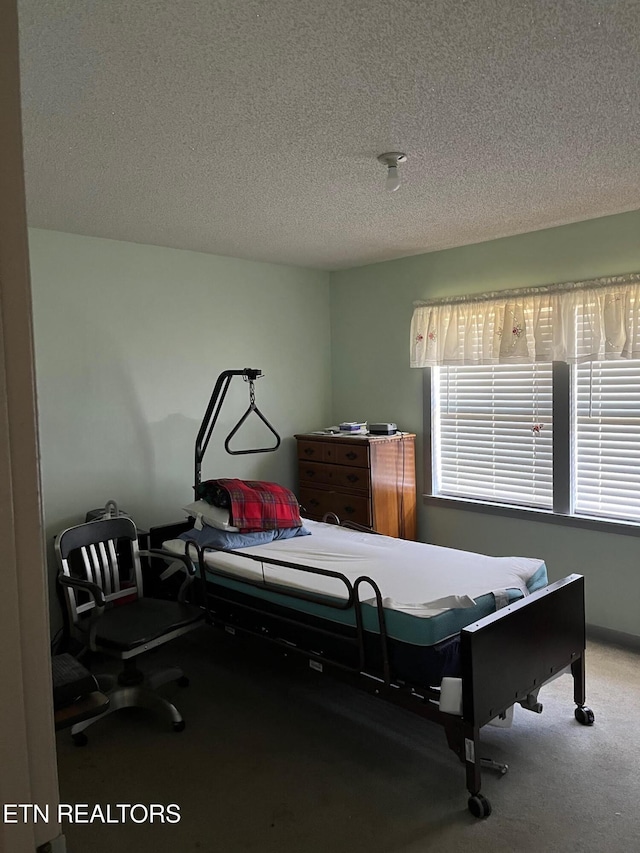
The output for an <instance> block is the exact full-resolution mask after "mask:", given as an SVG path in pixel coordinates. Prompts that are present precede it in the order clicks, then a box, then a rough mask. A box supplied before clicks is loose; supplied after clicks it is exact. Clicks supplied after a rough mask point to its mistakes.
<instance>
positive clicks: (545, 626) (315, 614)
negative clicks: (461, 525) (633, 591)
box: [151, 519, 594, 818]
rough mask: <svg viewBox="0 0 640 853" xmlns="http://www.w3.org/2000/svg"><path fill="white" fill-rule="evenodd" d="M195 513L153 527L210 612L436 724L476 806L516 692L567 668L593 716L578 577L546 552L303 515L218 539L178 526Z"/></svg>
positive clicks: (527, 697) (230, 627)
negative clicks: (552, 562) (444, 690)
mask: <svg viewBox="0 0 640 853" xmlns="http://www.w3.org/2000/svg"><path fill="white" fill-rule="evenodd" d="M191 524H192V522H191V521H188V522H185V523H184V524H182V525H173V526H169V527H163V528H156V529H155V530H153V531H152V533H151V537H152V544H153V543H154V542H155V544H156V547H157V546H158V545H159V544H160V542H162V544H163V548H164V549H165V551H166V552H168V553H172V554H180V553H182V554H184V553H185V549H186V551H187V553H188V554H189V556H190V557H191V559H192V560H193V562H194V563H197V564H198V566H199V576H200V589H201V592H202V593H203V604H204V607H205V609H206V614H207V620H208V622H209V624H211V625H213V626H216V627H218V628H221V629H223V630H225V631H227V632H228V633H231V634H236V633H237V634H244V635H251V636H253V637H256V638H260V640H262V641H263V642H268V643H270V644H272V645H273V646H276V647H279V648H280V649H282V650H283V651H284V652H285V653H286V655H287V656H288V657H289V658H296V657H297V658H299V659H301V660H302V661H306V662H307V665H308V666H309V667H311V669H313V670H316V671H318V672H327V673H331V674H332V675H333V676H335V677H338V678H341V679H343V680H345V681H348V682H350V683H351V684H353V685H355V686H356V687H358V688H360V689H362V690H365V691H367V692H369V693H371V694H374V695H376V696H378V697H381V698H383V699H386V700H387V701H390V702H392V703H394V704H397V705H400V706H402V707H404V708H406V709H408V710H410V711H412V712H414V713H416V714H418V715H420V716H422V717H424V718H427V719H430V720H432V721H434V722H436V723H438V724H440V725H442V726H443V727H444V730H445V734H446V737H447V742H448V745H449V747H450V748H451V749H452V750H453V751H454V752H455V754H456V755H457V756H458V758H459V759H460V761H461V762H463V763H464V765H465V769H466V784H467V789H468V792H469V799H468V808H469V810H470V811H471V813H472V814H473V815H474V816H476V817H479V818H483V817H487V816H488V815H489V814H490V813H491V804H490V802H489V800H488V799H487V798H486V797H485V796H484V795H483V793H482V792H481V771H482V768H483V767H487V766H488V767H493V768H494V769H498V770H500V771H505V770H506V766H505V765H498V764H496V763H495V762H492V761H490V760H487V759H482V757H481V755H480V730H481V728H482V727H483V726H485V725H486V724H488V723H490V722H491V721H496V719H499V718H500V717H504V716H505V715H506V714H507V713H508V712H509V711H510V709H511V708H512V706H513V705H514V704H516V703H519V704H520V705H522V706H523V707H525V708H527V709H529V710H532V711H537V712H540V711H541V710H542V705H541V704H540V703H539V701H538V691H539V689H540V688H541V687H542V686H543V685H544V684H545V683H546V682H548V681H550V680H552V679H553V678H555V677H557V676H558V674H560V673H562V672H563V671H565V670H566V671H570V672H571V674H572V676H573V699H574V702H575V706H576V707H575V719H576V720H577V721H578V722H579V723H581V724H583V725H590V724H592V723H593V720H594V715H593V712H592V711H591V709H590V708H589V707H587V706H586V705H585V668H584V652H585V612H584V580H583V578H582V577H581V576H580V575H570V576H568V577H566V578H563V579H562V580H560V581H557V582H555V583H551V584H549V583H548V582H547V574H546V567H545V565H544V563H543V562H542V561H540V560H533V559H528V558H496V557H487V556H483V555H479V554H472V553H469V552H463V551H457V550H455V549H449V548H441V547H437V546H433V545H427V544H424V543H419V542H407V541H404V540H399V539H393V538H391V537H387V536H379V535H376V534H374V533H371V532H363V531H359V530H354V529H348V528H345V527H339V526H336V525H335V524H329V523H320V522H313V521H310V520H307V519H305V520H304V524H305V527H307V528H308V529H309V530H310V532H311V535H310V536H303V537H296V538H293V539H288V540H285V541H277V542H272V543H270V544H268V545H261V546H258V547H255V548H247V549H243V550H241V551H240V550H238V551H228V550H225V551H222V550H218V549H216V548H211V547H201V546H199V545H197V544H196V543H195V542H191V543H185V541H183V540H182V539H176V538H175V537H176V536H177V535H178V533H181V532H184V531H186V530H188V529H189V527H190V525H191ZM443 678H444V679H445V680H446V681H445V682H443V681H442V679H443ZM452 679H453V680H452ZM456 679H457V681H456ZM445 683H446V684H447V687H450V686H451V685H452V684H453V685H454V686H456V685H457V686H458V687H459V690H460V699H461V702H460V707H459V708H458V709H454V710H456V711H457V712H455V713H448V712H444V711H443V710H441V708H440V703H441V699H442V698H443V697H441V694H440V685H441V684H445ZM447 705H448V707H449V705H450V703H449V702H448V703H447ZM449 709H450V708H449ZM450 710H451V709H450Z"/></svg>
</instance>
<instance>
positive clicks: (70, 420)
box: [29, 230, 331, 624]
mask: <svg viewBox="0 0 640 853" xmlns="http://www.w3.org/2000/svg"><path fill="white" fill-rule="evenodd" d="M29 242H30V258H31V277H32V292H33V312H34V329H35V348H36V379H37V388H38V408H39V421H40V449H41V470H42V483H43V502H44V513H45V527H46V532H47V540H48V543H49V557H50V564H51V566H50V567H51V573H52V574H53V573H54V572H55V567H54V565H53V564H52V563H53V560H52V552H51V541H52V538H53V536H54V535H55V533H57V532H59V531H60V530H62V529H64V528H65V527H66V526H69V525H71V524H75V523H78V522H80V521H83V520H84V513H85V512H86V510H88V509H91V508H93V507H99V506H102V505H104V503H105V501H106V500H108V499H109V498H113V499H115V500H116V501H117V502H118V503H119V505H120V506H122V507H123V508H125V509H126V510H127V511H128V512H129V513H131V514H132V515H133V517H134V518H135V520H136V522H137V524H138V525H139V526H141V527H146V526H148V525H150V524H160V523H164V522H171V521H176V520H180V519H181V518H182V517H183V516H184V513H182V512H181V507H182V506H183V505H184V504H185V503H187V502H189V501H190V500H192V494H193V492H192V485H193V453H194V442H195V437H196V434H197V431H198V428H199V425H200V421H201V419H202V416H203V414H204V411H205V408H206V406H207V403H208V401H209V396H210V394H211V391H212V389H213V385H214V382H215V380H216V377H217V376H218V374H219V373H220V372H221V371H222V370H227V369H238V368H243V367H255V368H259V369H261V370H262V371H263V372H264V374H265V376H264V377H263V378H262V379H259V380H258V381H257V383H256V397H257V403H258V406H259V407H260V409H261V410H262V411H263V412H264V414H265V416H266V417H267V418H268V419H269V420H270V421H271V422H272V423H273V424H274V426H275V427H276V428H277V430H278V432H279V433H280V434H281V436H282V445H281V447H280V449H279V450H277V451H276V452H275V453H267V454H259V455H247V456H228V455H227V454H226V453H225V452H224V450H223V442H224V438H225V437H226V435H227V433H228V432H229V430H230V429H231V427H232V426H233V424H234V423H235V422H236V421H237V420H238V419H239V417H240V416H241V414H243V413H244V411H246V409H247V406H248V404H249V395H248V385H247V384H246V383H244V382H243V381H242V380H241V379H239V378H236V379H234V380H233V382H232V385H231V387H230V389H229V393H228V395H227V400H226V401H225V407H224V410H223V412H222V414H221V417H220V420H219V422H218V426H217V427H216V431H215V435H214V437H213V439H212V441H211V445H210V450H209V451H208V453H207V457H206V459H205V464H204V467H203V475H204V476H205V477H206V476H210V477H212V476H218V477H224V476H230V477H244V478H247V479H252V478H254V479H263V480H276V481H278V482H281V483H283V484H285V485H289V486H290V487H293V486H294V485H295V471H296V468H295V447H294V444H295V442H294V440H293V438H292V436H293V434H294V433H295V432H298V431H305V430H310V429H316V428H317V427H318V425H319V424H320V425H322V424H324V423H327V422H328V420H329V419H330V412H331V409H330V407H331V396H330V395H331V389H330V365H331V353H330V328H329V317H330V314H329V292H330V288H329V274H328V273H326V272H320V271H317V270H306V269H298V268H295V267H285V266H277V265H273V264H262V263H254V262H250V261H242V260H236V259H232V258H224V257H217V256H214V255H206V254H199V253H195V252H185V251H179V250H175V249H165V248H158V247H154V246H141V245H137V244H133V243H123V242H117V241H112V240H102V239H95V238H91V237H80V236H74V235H71V234H61V233H57V232H52V231H41V230H32V231H30V234H29ZM253 417H255V416H252V418H253ZM254 427H255V428H253V429H252V421H251V420H248V421H247V423H246V426H245V428H243V431H242V433H238V436H237V437H236V439H235V440H234V442H233V444H232V447H234V448H235V449H240V448H245V447H249V446H251V442H252V441H254V440H255V441H262V443H263V445H264V444H267V445H270V444H271V436H270V435H269V434H268V433H267V431H266V429H265V428H260V426H259V421H257V419H256V420H255V423H254ZM253 446H255V445H253ZM55 622H56V619H55V615H54V624H55Z"/></svg>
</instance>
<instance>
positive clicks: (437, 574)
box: [164, 519, 544, 618]
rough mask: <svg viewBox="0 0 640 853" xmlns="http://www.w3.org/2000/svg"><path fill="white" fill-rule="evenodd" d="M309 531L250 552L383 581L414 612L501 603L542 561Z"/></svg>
mask: <svg viewBox="0 0 640 853" xmlns="http://www.w3.org/2000/svg"><path fill="white" fill-rule="evenodd" d="M304 524H305V527H307V528H308V529H309V530H310V531H311V536H298V537H295V538H294V539H285V540H278V541H276V542H271V543H270V544H268V545H260V546H258V547H256V548H245V549H243V550H242V553H243V554H245V553H246V554H252V555H254V556H258V557H266V558H270V559H275V560H284V561H287V562H291V563H301V564H302V565H305V566H310V567H312V568H322V569H329V570H331V571H335V572H340V573H341V574H343V575H345V576H346V577H347V578H348V579H349V580H350V581H351V582H352V583H353V582H354V581H355V580H356V579H357V578H359V577H361V576H362V575H366V576H367V577H370V578H372V579H373V580H375V582H376V583H377V585H378V587H379V588H380V591H381V593H382V596H383V606H384V607H385V608H386V609H388V610H398V611H401V612H403V613H407V614H409V615H411V616H417V617H422V618H429V617H432V616H436V615H438V614H439V613H443V612H444V611H446V610H449V609H451V608H464V607H472V606H473V605H474V604H475V599H476V598H478V597H479V596H481V595H485V594H486V593H493V594H494V596H495V598H496V608H499V607H501V606H504V604H506V603H507V600H508V596H507V592H506V590H508V589H518V590H520V591H521V592H522V594H523V595H527V594H528V592H529V590H528V589H527V581H528V580H530V579H531V578H532V577H533V576H534V575H535V573H536V572H537V571H538V570H539V569H540V568H541V567H542V565H543V563H544V561H543V560H540V559H537V558H531V557H488V556H485V555H483V554H475V553H472V552H470V551H459V550H457V549H454V548H444V547H441V546H438V545H428V544H425V543H423V542H409V541H407V540H405V539H395V538H392V537H390V536H374V535H371V534H370V533H360V532H359V531H354V530H349V529H347V528H343V527H338V526H337V525H334V524H324V523H322V522H317V521H311V520H309V519H304ZM164 547H165V548H166V549H167V550H168V551H170V552H171V553H174V554H184V552H185V543H184V542H183V541H182V540H180V539H171V540H168V541H167V542H165V543H164ZM206 563H207V564H208V565H209V566H211V567H212V568H218V569H222V570H223V571H225V572H229V573H230V574H233V575H234V576H237V577H238V579H239V580H240V579H243V578H247V579H250V580H254V581H255V580H258V581H259V580H261V579H263V578H264V579H266V580H267V581H268V582H269V583H270V584H277V585H282V586H288V587H292V588H295V589H303V590H307V591H309V592H312V593H320V594H323V595H329V596H332V597H334V598H339V599H346V597H347V593H346V588H345V586H344V584H342V583H341V582H339V581H337V580H336V579H333V578H326V577H323V576H321V575H314V574H311V573H308V572H301V571H296V570H295V569H287V568H283V567H279V566H270V565H268V564H267V563H263V562H256V561H254V560H250V559H246V558H245V557H242V556H239V554H238V553H234V554H229V553H225V552H222V551H210V552H208V553H207V555H206ZM360 598H361V599H362V601H364V602H373V601H374V596H373V593H372V590H371V587H370V586H368V585H366V584H365V585H363V586H362V587H361V591H360Z"/></svg>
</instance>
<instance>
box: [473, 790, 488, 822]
mask: <svg viewBox="0 0 640 853" xmlns="http://www.w3.org/2000/svg"><path fill="white" fill-rule="evenodd" d="M467 805H468V806H469V811H470V812H471V814H472V815H473V816H474V817H478V818H485V817H489V815H490V814H491V803H490V802H489V800H488V799H487V798H486V797H483V796H482V794H476V795H475V797H469V802H468V803H467Z"/></svg>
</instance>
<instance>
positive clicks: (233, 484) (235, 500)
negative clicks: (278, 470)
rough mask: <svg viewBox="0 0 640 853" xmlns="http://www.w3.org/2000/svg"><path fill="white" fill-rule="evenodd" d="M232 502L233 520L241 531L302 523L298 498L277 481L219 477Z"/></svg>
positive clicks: (272, 528)
mask: <svg viewBox="0 0 640 853" xmlns="http://www.w3.org/2000/svg"><path fill="white" fill-rule="evenodd" d="M215 482H216V483H217V485H218V486H220V487H221V488H222V489H225V491H226V492H228V494H229V500H230V502H231V506H230V511H231V523H232V524H233V525H234V526H235V527H238V528H239V529H240V532H241V533H250V532H251V531H254V530H280V529H282V528H284V527H302V520H301V518H300V507H299V504H298V499H297V498H296V496H295V495H294V494H293V492H292V491H290V490H289V489H286V488H285V487H284V486H279V485H278V484H277V483H265V482H262V481H261V480H227V479H222V480H216V481H215Z"/></svg>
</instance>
